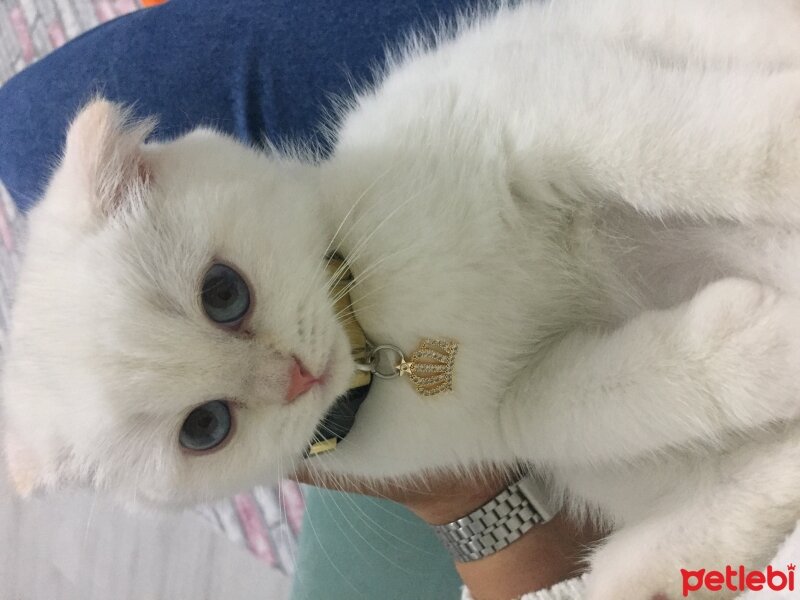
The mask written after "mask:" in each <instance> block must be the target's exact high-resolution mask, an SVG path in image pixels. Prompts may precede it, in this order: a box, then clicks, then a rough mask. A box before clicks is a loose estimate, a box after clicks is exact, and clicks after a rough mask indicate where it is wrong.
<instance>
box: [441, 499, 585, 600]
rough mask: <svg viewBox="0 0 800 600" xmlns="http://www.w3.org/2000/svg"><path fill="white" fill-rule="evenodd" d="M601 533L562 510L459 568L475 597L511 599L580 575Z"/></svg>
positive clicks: (482, 599) (462, 577)
mask: <svg viewBox="0 0 800 600" xmlns="http://www.w3.org/2000/svg"><path fill="white" fill-rule="evenodd" d="M598 537H599V536H598V533H597V532H596V531H594V530H593V529H592V528H590V527H583V528H577V527H575V526H574V525H573V524H571V523H570V522H568V521H567V520H566V519H565V518H564V517H563V516H562V515H561V514H558V515H556V516H555V517H553V519H552V520H550V521H549V522H547V523H544V524H542V525H538V526H536V527H534V528H532V529H531V530H530V531H528V532H527V533H525V534H524V535H523V536H522V537H521V538H520V539H518V540H516V541H515V542H513V543H511V544H510V545H508V546H507V547H505V548H503V549H502V550H499V551H498V552H496V553H494V554H491V555H489V556H487V557H485V558H481V559H479V560H475V561H471V562H456V563H455V568H456V571H458V574H459V575H460V576H461V579H462V581H463V582H464V585H465V586H466V587H467V588H468V589H469V590H470V593H471V595H472V597H473V598H474V599H475V600H511V599H512V598H517V597H519V596H522V595H523V594H527V593H529V592H534V591H537V590H541V589H546V588H550V587H551V586H553V585H555V584H556V583H558V582H560V581H563V580H565V579H569V578H571V577H575V576H577V575H579V574H580V573H581V571H582V562H581V558H582V554H583V552H584V550H585V548H586V546H587V545H588V544H591V543H592V542H594V541H596V540H597V539H598Z"/></svg>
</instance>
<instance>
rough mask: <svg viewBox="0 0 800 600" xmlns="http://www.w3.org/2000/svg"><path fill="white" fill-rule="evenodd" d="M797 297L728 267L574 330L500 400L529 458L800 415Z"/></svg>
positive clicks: (648, 446)
mask: <svg viewBox="0 0 800 600" xmlns="http://www.w3.org/2000/svg"><path fill="white" fill-rule="evenodd" d="M798 371H800V301H798V300H797V299H794V298H793V297H790V296H787V295H783V294H781V293H779V292H777V291H775V290H773V289H771V288H768V287H766V286H763V285H761V284H757V283H753V282H750V281H746V280H742V279H724V280H721V281H718V282H715V283H712V284H710V285H709V286H707V287H706V288H705V289H703V290H702V291H700V292H699V293H698V294H697V295H696V296H695V297H694V298H692V299H691V300H689V301H687V302H685V303H683V304H681V305H679V306H677V307H675V308H672V309H668V310H660V311H647V312H644V313H642V314H640V315H639V316H637V317H636V318H634V319H632V320H630V321H629V322H627V323H626V324H624V325H622V326H621V327H619V328H618V329H616V330H614V331H608V332H602V331H584V330H577V331H573V332H571V333H569V334H567V335H566V336H565V337H564V338H563V339H561V340H560V341H558V342H556V343H554V345H553V346H552V347H550V348H549V349H547V350H545V351H544V355H543V356H542V357H540V359H539V360H538V361H535V362H534V363H533V364H532V365H530V366H529V367H528V368H527V369H526V370H525V371H524V372H522V373H521V374H520V375H519V376H518V378H517V380H516V381H515V382H514V384H513V385H512V387H511V389H510V391H509V394H508V396H507V397H506V399H505V401H504V402H503V404H502V405H501V409H500V410H501V423H502V427H503V434H504V435H505V438H506V440H507V442H508V443H509V445H510V446H511V448H512V450H513V451H514V452H515V454H516V455H517V456H518V457H519V458H520V459H526V460H532V461H536V462H540V463H542V464H545V465H548V464H550V465H592V464H599V463H608V462H615V461H627V460H631V459H634V458H636V457H638V456H642V455H649V454H652V453H654V452H659V451H663V450H666V449H670V448H680V447H686V446H694V445H697V444H712V445H713V444H724V443H725V442H726V441H727V440H728V439H729V437H730V434H731V433H732V432H737V431H738V432H741V431H746V430H752V429H757V428H762V427H763V426H765V425H767V424H769V423H772V422H777V421H784V420H791V419H795V418H797V417H798V416H800V393H798V392H799V391H800V377H799V376H798V375H797V373H798Z"/></svg>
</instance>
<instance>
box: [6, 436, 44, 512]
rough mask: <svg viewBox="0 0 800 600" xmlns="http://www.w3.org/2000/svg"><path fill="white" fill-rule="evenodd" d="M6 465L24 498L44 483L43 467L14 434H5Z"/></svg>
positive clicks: (15, 485)
mask: <svg viewBox="0 0 800 600" xmlns="http://www.w3.org/2000/svg"><path fill="white" fill-rule="evenodd" d="M5 449H6V464H7V466H8V472H9V475H10V476H11V483H12V484H13V485H14V488H15V489H16V490H17V493H18V494H19V495H20V496H22V497H23V498H25V497H27V496H30V495H31V493H33V492H34V491H35V490H36V489H37V488H39V487H41V486H42V485H43V483H44V477H43V473H42V472H41V470H42V469H41V465H39V462H38V460H37V459H36V456H34V454H33V452H31V451H30V449H29V448H28V447H27V446H25V444H23V443H22V442H21V440H20V439H19V438H18V437H17V436H16V435H15V434H13V433H12V432H6V433H5Z"/></svg>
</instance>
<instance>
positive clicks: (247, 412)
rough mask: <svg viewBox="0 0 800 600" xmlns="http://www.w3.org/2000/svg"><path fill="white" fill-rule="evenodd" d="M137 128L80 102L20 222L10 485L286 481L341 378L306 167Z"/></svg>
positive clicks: (151, 497)
mask: <svg viewBox="0 0 800 600" xmlns="http://www.w3.org/2000/svg"><path fill="white" fill-rule="evenodd" d="M151 128H152V123H149V122H138V123H132V122H131V121H130V120H129V118H128V115H127V114H126V113H125V111H124V110H122V109H121V108H120V107H118V106H116V105H114V104H111V103H109V102H105V101H102V100H98V101H95V102H93V103H91V104H90V105H88V106H87V107H86V108H85V109H84V110H83V111H82V112H81V113H80V114H79V115H78V117H77V118H76V119H75V121H74V122H73V124H72V126H71V127H70V129H69V132H68V136H67V144H66V150H65V152H64V156H63V159H62V161H61V164H60V166H59V167H58V169H57V171H56V172H55V174H54V176H53V179H52V181H51V183H50V185H49V187H48V189H47V191H46V193H45V195H44V198H43V199H42V200H41V202H40V204H39V205H38V206H37V207H36V208H35V209H34V210H33V211H32V212H31V214H30V220H29V223H30V229H29V241H28V247H27V255H26V259H25V262H24V265H23V267H22V270H21V274H20V281H19V285H18V289H17V293H16V298H15V307H14V311H13V316H12V327H11V332H10V338H9V344H8V350H7V357H6V362H5V368H4V382H3V386H4V387H3V394H4V398H3V409H4V410H3V413H4V415H3V417H4V418H3V420H4V423H3V426H4V430H5V449H6V455H7V462H8V465H9V468H10V471H11V475H12V478H13V479H14V481H15V483H16V485H17V487H18V489H20V490H21V491H23V492H25V491H29V490H31V489H34V488H40V487H53V486H56V485H59V484H63V483H77V484H80V485H86V484H89V485H92V486H95V487H97V488H99V489H106V490H110V491H112V492H116V493H117V494H118V495H120V496H121V497H122V498H123V499H126V500H129V501H141V502H143V503H145V504H151V503H154V504H175V503H189V502H197V501H203V500H207V499H210V498H214V497H217V496H219V495H221V494H223V493H226V492H228V491H231V490H236V489H240V488H242V487H244V486H249V485H251V484H252V483H254V482H256V481H266V480H269V479H272V478H275V477H278V476H281V475H284V474H286V472H288V471H289V470H290V469H292V468H293V466H294V465H295V461H297V460H299V459H300V458H301V456H302V452H303V450H304V449H305V448H306V445H307V443H308V441H309V439H310V438H311V436H312V434H313V432H314V430H315V428H316V426H317V424H318V422H319V420H320V418H321V417H322V416H323V414H324V413H325V411H326V410H327V408H328V407H329V406H330V404H331V403H332V402H333V401H334V400H335V398H336V397H337V396H338V395H340V394H341V393H343V392H344V391H345V390H346V389H347V385H348V380H349V377H350V374H351V372H352V369H353V364H352V360H351V358H350V348H349V345H348V342H347V338H346V336H345V333H344V330H343V329H342V327H341V325H340V324H339V323H338V322H337V320H336V317H335V315H334V312H333V308H332V305H331V302H330V299H329V297H328V294H327V275H326V274H325V272H324V269H323V263H324V261H323V257H324V255H325V253H326V246H327V245H328V242H329V239H330V234H328V233H326V231H325V227H324V225H323V222H324V219H323V218H322V216H321V215H320V213H319V211H320V207H319V204H318V202H317V199H318V197H319V190H318V189H317V185H318V184H317V181H316V171H315V169H314V168H313V167H312V166H307V165H303V164H301V163H300V162H296V161H292V160H289V159H279V158H266V157H265V156H264V155H263V154H261V153H258V152H256V151H253V150H251V149H248V148H246V147H244V146H242V145H240V144H238V143H235V142H234V141H232V140H230V139H228V138H226V137H224V136H221V135H219V134H216V133H214V132H211V131H207V130H201V131H196V132H193V133H191V134H189V135H188V136H185V137H183V138H180V139H178V140H175V141H173V142H169V143H163V144H153V143H145V138H146V137H147V135H148V134H149V132H150V131H151ZM223 449H224V451H223Z"/></svg>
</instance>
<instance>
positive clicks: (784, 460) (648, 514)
mask: <svg viewBox="0 0 800 600" xmlns="http://www.w3.org/2000/svg"><path fill="white" fill-rule="evenodd" d="M756 437H757V439H756ZM552 476H553V479H554V483H555V485H556V487H557V488H560V489H564V490H566V491H567V494H568V497H569V498H570V499H571V500H572V502H573V508H577V509H581V508H583V507H589V508H590V509H593V510H599V512H600V514H602V515H603V517H605V518H607V519H609V520H610V521H611V523H612V524H613V525H614V526H615V527H616V528H619V527H622V526H624V525H631V524H634V523H637V522H640V521H642V520H644V519H648V518H653V517H654V516H657V515H666V514H675V513H678V514H679V513H680V512H681V511H691V510H693V509H694V508H695V507H697V506H708V505H709V504H710V503H712V502H714V501H715V499H719V498H726V497H730V496H732V495H735V494H740V493H745V494H748V493H751V494H755V495H759V494H765V495H769V494H772V493H774V490H775V489H777V488H779V487H780V486H781V485H783V484H784V483H785V482H787V481H796V480H800V427H798V425H797V424H793V425H781V426H776V428H775V429H774V430H772V431H768V432H762V434H760V435H759V436H751V437H749V438H735V437H734V436H732V437H731V439H730V440H729V443H728V444H726V448H725V449H724V450H713V449H710V448H709V449H708V450H707V451H701V450H699V449H698V450H696V451H695V452H688V451H683V452H676V453H675V454H674V455H672V456H669V455H666V454H664V455H661V456H659V457H658V458H656V459H642V460H639V461H631V463H630V464H627V465H621V464H620V465H614V466H610V465H606V466H603V465H593V466H591V467H587V466H582V467H577V466H575V467H567V466H560V467H557V468H556V469H554V470H553V472H552Z"/></svg>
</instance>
